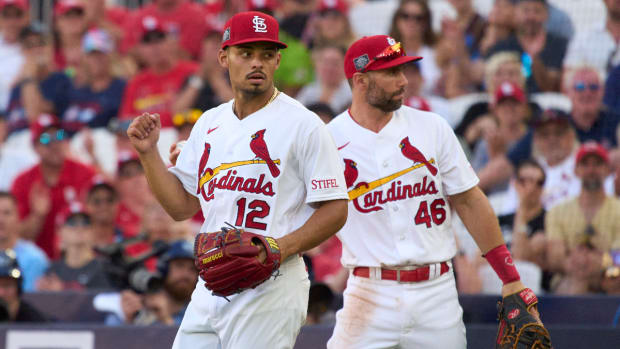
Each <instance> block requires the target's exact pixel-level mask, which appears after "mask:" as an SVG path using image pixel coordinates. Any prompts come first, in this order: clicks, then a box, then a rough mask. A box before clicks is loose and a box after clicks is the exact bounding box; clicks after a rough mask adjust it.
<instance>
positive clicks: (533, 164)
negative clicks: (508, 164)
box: [515, 158, 547, 184]
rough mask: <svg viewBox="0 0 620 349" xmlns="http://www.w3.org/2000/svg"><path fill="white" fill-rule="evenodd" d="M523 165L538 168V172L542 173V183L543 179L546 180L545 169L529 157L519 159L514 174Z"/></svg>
mask: <svg viewBox="0 0 620 349" xmlns="http://www.w3.org/2000/svg"><path fill="white" fill-rule="evenodd" d="M524 167H535V168H537V169H539V170H540V172H541V173H542V175H543V176H542V183H543V184H545V181H546V180H547V174H546V173H545V169H544V168H542V166H540V164H539V163H538V161H536V160H534V159H532V158H529V159H525V160H523V161H521V162H520V163H519V165H517V169H516V170H515V175H517V174H518V173H519V171H521V169H522V168H524Z"/></svg>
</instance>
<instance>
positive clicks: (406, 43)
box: [389, 0, 441, 95]
mask: <svg viewBox="0 0 620 349" xmlns="http://www.w3.org/2000/svg"><path fill="white" fill-rule="evenodd" d="M389 33H390V36H391V37H393V38H394V39H395V40H396V41H399V42H401V43H402V45H403V48H404V50H405V51H406V52H407V54H408V55H411V56H422V57H424V59H423V60H421V61H420V62H419V64H420V70H421V72H422V77H423V78H424V85H423V89H422V93H423V94H424V95H429V94H434V92H435V87H436V85H437V82H438V80H439V78H440V76H441V69H440V68H439V66H438V65H437V62H436V60H435V46H436V44H437V36H436V35H435V33H434V32H433V28H432V14H431V10H430V8H429V6H428V2H427V1H424V0H401V1H400V3H399V5H398V8H397V10H396V12H395V13H394V16H393V18H392V24H391V26H390V31H389Z"/></svg>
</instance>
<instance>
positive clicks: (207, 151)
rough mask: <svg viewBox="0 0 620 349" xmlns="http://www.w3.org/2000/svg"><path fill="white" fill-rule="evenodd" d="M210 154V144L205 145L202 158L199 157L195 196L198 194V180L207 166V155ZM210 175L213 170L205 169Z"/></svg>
mask: <svg viewBox="0 0 620 349" xmlns="http://www.w3.org/2000/svg"><path fill="white" fill-rule="evenodd" d="M210 154H211V144H209V143H205V149H204V151H203V152H202V156H201V157H200V163H199V165H198V190H197V192H196V194H200V178H201V177H202V174H203V172H204V171H205V167H206V166H207V162H208V161H209V155H210ZM206 170H207V171H209V172H210V173H211V174H213V170H212V169H210V168H207V169H206Z"/></svg>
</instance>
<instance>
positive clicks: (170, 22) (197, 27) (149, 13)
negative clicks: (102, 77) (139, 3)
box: [122, 0, 207, 58]
mask: <svg viewBox="0 0 620 349" xmlns="http://www.w3.org/2000/svg"><path fill="white" fill-rule="evenodd" d="M149 18H155V19H157V20H158V21H159V22H160V23H162V28H164V30H165V31H166V32H167V33H169V34H170V35H172V36H174V37H176V38H177V39H178V42H179V44H180V45H181V48H182V49H183V50H185V52H186V53H187V54H189V56H190V57H192V58H198V56H199V55H200V43H201V38H202V34H203V33H204V31H205V29H206V26H207V22H206V20H205V13H204V10H203V8H202V7H201V6H200V5H198V4H194V3H192V2H190V1H188V0H153V1H152V3H151V4H148V5H146V6H144V7H143V8H141V9H140V10H138V11H137V12H136V13H135V14H133V15H131V16H130V18H129V21H128V24H127V26H126V30H125V33H126V35H125V38H124V40H123V44H122V51H123V52H126V51H127V50H129V49H131V48H132V47H133V46H135V45H136V44H137V43H138V42H139V41H140V40H141V34H140V33H141V32H142V28H143V25H144V21H145V20H149Z"/></svg>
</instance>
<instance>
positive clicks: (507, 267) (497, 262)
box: [484, 245, 521, 285]
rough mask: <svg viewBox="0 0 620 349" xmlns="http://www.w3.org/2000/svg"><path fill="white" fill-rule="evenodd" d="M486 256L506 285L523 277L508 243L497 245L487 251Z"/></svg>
mask: <svg viewBox="0 0 620 349" xmlns="http://www.w3.org/2000/svg"><path fill="white" fill-rule="evenodd" d="M484 257H485V258H486V259H487V261H488V262H489V264H490V265H491V268H493V270H495V273H496V274H497V276H499V278H500V279H501V280H502V282H503V283H504V285H505V284H507V283H510V282H513V281H518V280H520V279H521V277H520V276H519V272H518V271H517V268H515V264H514V263H513V261H512V256H511V255H510V252H509V251H508V249H507V248H506V245H499V246H497V247H495V248H494V249H492V250H491V251H489V252H487V253H486V254H485V255H484Z"/></svg>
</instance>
